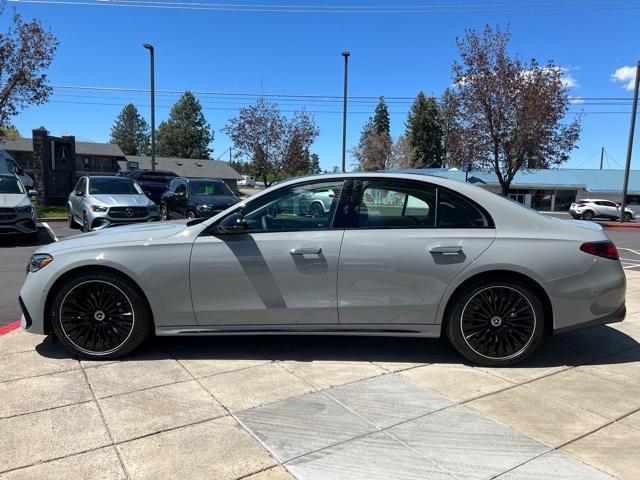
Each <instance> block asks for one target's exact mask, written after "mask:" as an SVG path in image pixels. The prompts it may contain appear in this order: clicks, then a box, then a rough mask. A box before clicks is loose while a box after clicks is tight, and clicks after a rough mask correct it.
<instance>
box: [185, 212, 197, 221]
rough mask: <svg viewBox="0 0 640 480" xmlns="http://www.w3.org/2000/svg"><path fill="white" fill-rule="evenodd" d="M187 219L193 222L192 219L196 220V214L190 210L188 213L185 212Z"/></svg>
mask: <svg viewBox="0 0 640 480" xmlns="http://www.w3.org/2000/svg"><path fill="white" fill-rule="evenodd" d="M187 218H188V219H189V220H193V219H194V218H196V214H195V213H193V212H192V211H191V210H189V211H188V212H187Z"/></svg>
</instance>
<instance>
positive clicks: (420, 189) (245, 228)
mask: <svg viewBox="0 0 640 480" xmlns="http://www.w3.org/2000/svg"><path fill="white" fill-rule="evenodd" d="M328 190H331V191H333V193H334V196H333V197H332V200H331V204H330V208H329V214H328V215H325V216H323V217H320V218H312V217H310V216H309V215H307V214H306V213H304V214H298V215H290V214H281V213H274V212H277V210H278V209H277V208H274V207H277V206H278V205H279V204H280V203H282V202H288V201H290V199H291V198H292V197H294V198H295V197H298V196H307V195H309V194H311V195H313V194H314V192H321V191H328ZM28 266H29V273H28V275H27V278H26V280H25V283H24V285H23V287H22V290H21V292H20V297H21V302H20V303H21V306H22V309H23V310H22V311H23V317H22V325H23V327H24V328H25V329H26V330H27V331H29V332H34V333H38V334H43V333H53V334H54V335H55V336H56V337H57V338H58V339H59V341H60V343H61V344H62V345H64V346H65V347H66V348H67V349H69V350H70V351H71V352H73V353H74V354H77V355H78V356H80V357H82V358H94V359H110V358H116V357H121V356H123V355H126V354H127V353H129V352H131V351H132V350H134V349H135V348H136V347H137V346H138V345H139V344H140V343H141V342H142V341H143V340H144V339H145V337H147V335H149V334H150V333H151V332H155V333H156V334H157V335H179V336H184V335H216V334H230V333H232V334H264V333H274V332H277V333H278V334H312V333H315V334H341V333H344V334H349V335H389V336H392V335H401V336H415V337H438V336H440V335H441V334H444V335H446V336H447V337H448V338H449V339H450V341H451V343H452V344H453V345H454V346H455V348H456V349H457V350H458V351H459V352H460V353H461V354H462V355H464V356H465V357H466V358H467V359H469V360H471V361H473V362H476V363H478V364H481V365H487V366H507V365H511V364H514V363H516V362H519V361H520V360H522V359H524V358H526V357H527V356H528V355H529V354H531V352H533V351H534V350H535V348H536V346H537V345H538V343H539V342H540V339H541V337H542V336H543V334H545V333H555V334H557V333H561V332H565V331H568V330H572V329H576V328H581V327H587V326H592V325H596V324H604V323H612V322H618V321H621V320H622V319H623V318H624V316H625V274H624V271H623V269H622V266H621V264H620V261H619V259H618V252H617V250H616V247H615V246H614V244H613V243H611V241H610V240H609V239H608V238H607V236H606V235H605V233H604V232H603V229H602V227H601V226H599V225H597V224H593V223H587V222H584V223H577V222H574V221H567V220H560V219H557V218H551V217H549V216H547V215H542V214H540V213H537V212H535V211H532V210H530V209H527V208H525V207H522V206H521V205H519V204H517V203H515V202H511V201H509V200H507V199H506V198H503V197H500V196H498V195H496V194H494V193H491V192H489V191H487V190H484V189H482V188H479V187H477V186H473V185H471V184H466V183H460V182H456V181H453V180H448V179H445V178H439V177H428V176H425V175H414V174H401V173H381V174H373V173H353V174H336V175H322V176H312V177H307V178H302V179H297V180H292V181H289V182H286V183H283V184H280V185H277V186H275V187H271V188H268V189H266V190H265V191H264V192H260V193H259V194H257V195H254V196H253V197H251V198H249V199H248V200H246V203H240V204H237V205H233V206H231V207H229V208H227V209H225V210H224V211H222V212H220V213H219V214H217V215H214V216H213V217H211V218H209V219H204V220H202V221H199V222H194V221H175V222H162V223H158V224H153V225H150V224H148V225H131V226H126V227H121V228H116V229H106V230H102V231H100V232H97V233H96V234H94V235H91V236H83V235H80V236H76V237H70V238H67V239H65V240H62V241H60V242H56V243H52V244H50V245H46V246H43V247H41V248H40V249H38V250H37V251H36V252H35V253H34V254H33V256H32V257H31V259H30V261H29V264H28ZM86 298H92V299H93V301H91V302H87V301H85V299H86ZM425 348H426V345H425ZM586 360H588V359H585V361H586Z"/></svg>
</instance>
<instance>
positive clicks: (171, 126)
mask: <svg viewBox="0 0 640 480" xmlns="http://www.w3.org/2000/svg"><path fill="white" fill-rule="evenodd" d="M156 137H157V145H156V152H157V153H158V155H160V156H164V157H178V158H209V155H210V153H211V148H209V144H210V143H211V142H212V141H213V130H211V126H210V125H209V123H208V122H207V119H206V118H205V116H204V114H203V113H202V105H200V102H199V101H198V99H197V98H196V97H195V96H194V95H193V94H192V93H191V92H189V91H186V92H184V94H183V95H182V97H180V100H178V101H177V102H176V103H175V105H174V106H173V107H172V108H171V112H170V113H169V118H168V119H167V120H165V121H164V122H162V123H161V124H160V126H159V127H158V134H157V136H156Z"/></svg>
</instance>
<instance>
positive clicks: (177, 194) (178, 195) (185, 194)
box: [176, 190, 187, 198]
mask: <svg viewBox="0 0 640 480" xmlns="http://www.w3.org/2000/svg"><path fill="white" fill-rule="evenodd" d="M176 196H177V197H182V198H184V197H186V196H187V192H185V191H184V190H182V191H180V192H176Z"/></svg>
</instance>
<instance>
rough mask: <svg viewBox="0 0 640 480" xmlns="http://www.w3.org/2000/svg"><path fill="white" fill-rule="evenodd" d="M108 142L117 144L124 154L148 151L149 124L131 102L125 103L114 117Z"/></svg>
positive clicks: (142, 153)
mask: <svg viewBox="0 0 640 480" xmlns="http://www.w3.org/2000/svg"><path fill="white" fill-rule="evenodd" d="M109 142H110V143H115V144H116V145H118V146H119V147H120V150H122V153H124V154H125V155H147V154H148V153H149V146H150V141H149V125H148V124H147V122H146V121H145V119H144V118H143V117H142V116H141V115H140V114H139V113H138V109H137V108H136V107H135V105H133V103H129V104H128V105H125V106H124V108H123V109H122V111H121V112H120V113H119V114H118V116H117V117H116V120H115V122H114V123H113V127H111V139H110V140H109Z"/></svg>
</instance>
